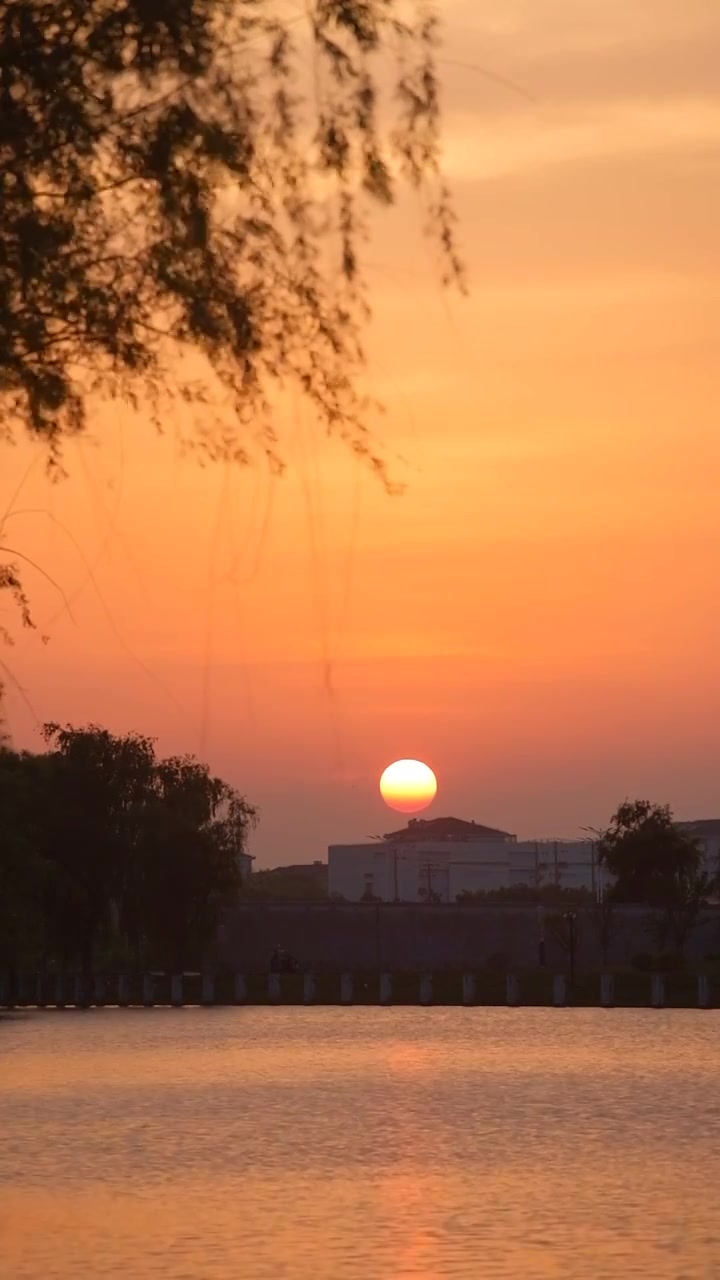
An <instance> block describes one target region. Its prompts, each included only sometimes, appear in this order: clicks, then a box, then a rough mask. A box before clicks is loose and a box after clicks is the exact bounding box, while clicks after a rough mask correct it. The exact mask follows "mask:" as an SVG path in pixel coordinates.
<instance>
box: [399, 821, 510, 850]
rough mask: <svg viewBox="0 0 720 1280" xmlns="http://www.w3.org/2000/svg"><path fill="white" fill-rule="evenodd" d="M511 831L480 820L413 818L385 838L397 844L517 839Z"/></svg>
mask: <svg viewBox="0 0 720 1280" xmlns="http://www.w3.org/2000/svg"><path fill="white" fill-rule="evenodd" d="M515 838H516V837H515V836H514V835H512V834H511V833H510V832H509V831H499V830H498V829H497V827H484V826H483V825H482V823H480V822H465V821H464V819H463V818H411V819H410V821H409V822H408V824H407V826H406V827H403V828H402V830H401V831H391V832H389V833H388V834H387V835H385V837H384V839H385V840H391V841H393V843H395V844H399V843H402V842H403V841H407V842H408V843H409V842H414V841H416V840H458V841H468V840H515Z"/></svg>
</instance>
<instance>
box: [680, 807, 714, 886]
mask: <svg viewBox="0 0 720 1280" xmlns="http://www.w3.org/2000/svg"><path fill="white" fill-rule="evenodd" d="M675 826H676V827H678V828H679V830H680V831H683V832H684V833H685V835H688V836H691V837H692V838H693V840H695V841H697V845H698V848H699V849H700V852H701V853H702V855H703V859H704V863H705V867H704V870H705V871H706V872H707V874H708V875H709V876H715V875H717V873H718V870H720V818H696V819H694V820H693V821H690V822H676V823H675Z"/></svg>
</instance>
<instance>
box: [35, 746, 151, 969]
mask: <svg viewBox="0 0 720 1280" xmlns="http://www.w3.org/2000/svg"><path fill="white" fill-rule="evenodd" d="M44 733H45V738H46V741H47V742H48V745H49V746H50V748H51V750H50V752H49V755H48V758H47V766H48V767H47V775H46V794H45V796H44V801H45V813H44V821H43V846H44V847H43V853H44V855H45V857H46V858H47V860H48V861H49V862H50V863H51V865H52V867H53V872H54V874H53V878H52V885H51V894H50V897H49V901H48V903H47V916H48V929H49V936H50V940H51V943H52V945H53V948H54V950H55V952H56V954H57V956H58V958H59V960H60V961H61V963H64V964H68V963H70V962H73V961H77V962H79V964H80V966H81V968H82V969H83V971H84V972H86V973H90V972H91V971H92V968H93V963H94V960H95V957H96V953H97V947H98V944H99V942H100V940H101V938H102V937H103V935H107V933H108V932H109V931H110V929H111V927H112V924H113V910H114V908H116V906H117V904H118V903H119V902H121V901H122V899H123V896H124V894H125V893H126V892H127V889H128V884H129V880H130V877H131V860H132V855H133V848H134V843H135V840H136V828H137V815H138V811H139V810H140V809H141V807H142V805H143V804H146V803H148V801H149V800H150V798H151V796H152V789H153V782H154V768H155V756H154V750H153V744H152V742H151V740H150V739H149V738H145V737H142V736H141V735H139V734H127V735H125V736H124V737H115V736H114V735H113V734H111V733H109V732H108V730H107V729H101V728H98V727H97V726H94V725H92V726H89V727H88V728H83V729H74V728H72V727H70V726H66V727H64V728H63V727H61V726H59V725H56V724H49V725H46V727H45V730H44Z"/></svg>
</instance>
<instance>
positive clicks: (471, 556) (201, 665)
mask: <svg viewBox="0 0 720 1280" xmlns="http://www.w3.org/2000/svg"><path fill="white" fill-rule="evenodd" d="M443 12H444V13H446V14H447V28H446V30H447V44H446V49H445V58H446V61H445V63H444V64H443V72H444V78H445V93H446V104H447V113H446V139H447V148H446V149H447V171H448V175H449V177H450V179H451V182H452V186H453V189H454V192H455V196H456V202H457V206H458V211H459V214H460V217H461V220H462V237H463V242H464V247H465V256H466V259H467V261H468V264H469V268H470V275H471V283H472V294H471V297H470V299H469V300H467V301H462V300H459V299H456V298H454V297H444V296H443V294H442V292H441V290H440V288H439V286H438V284H437V276H436V273H435V272H434V271H433V265H432V258H431V254H430V251H429V249H428V247H427V245H426V244H425V243H424V242H423V240H422V237H421V236H420V234H419V230H418V228H419V227H420V225H421V223H422V215H421V213H420V211H419V210H418V209H417V208H416V207H415V206H414V204H413V203H412V202H411V201H406V202H404V203H403V205H402V206H401V207H400V208H399V209H398V210H397V211H395V212H394V213H393V214H392V215H391V216H390V217H389V218H388V219H387V220H386V221H384V222H382V223H380V224H378V227H377V230H376V235H375V238H374V240H373V243H372V246H371V247H370V248H369V249H368V258H369V260H370V262H371V264H372V266H371V269H370V274H371V279H372V282H373V286H374V305H375V312H376V315H375V322H374V326H373V330H372V334H371V337H370V344H369V345H370V352H371V362H370V367H369V371H368V384H369V387H370V389H371V390H372V392H373V393H374V394H376V395H379V396H381V397H382V398H383V399H384V401H385V403H386V405H387V410H388V411H387V414H386V416H385V418H384V419H383V420H381V421H379V422H378V431H379V432H381V433H382V436H383V438H384V440H385V442H386V444H387V446H388V449H389V450H390V451H391V455H392V456H393V457H394V455H397V458H396V460H394V461H393V462H392V469H393V475H394V477H395V478H396V479H398V480H403V481H404V482H405V483H406V484H407V491H406V493H405V495H404V496H403V497H401V498H388V497H387V496H386V495H385V493H384V492H383V490H382V489H381V487H380V486H379V484H378V483H377V482H376V481H374V480H373V479H372V477H370V476H369V475H367V474H365V472H363V471H362V470H360V469H359V468H358V466H357V464H356V463H355V462H354V461H353V460H352V458H350V457H349V456H348V455H347V453H346V452H345V451H344V450H343V448H342V447H341V446H340V445H338V444H334V443H328V442H326V441H325V439H324V438H323V437H322V435H321V434H320V433H318V432H317V430H316V429H315V428H314V426H313V423H312V421H311V420H310V418H309V416H308V415H307V414H305V415H304V417H303V418H302V421H301V423H300V425H299V427H298V425H297V424H296V423H295V422H294V421H293V417H292V415H290V414H283V416H282V420H281V421H280V424H279V425H280V430H281V433H284V438H285V455H286V457H287V460H288V463H289V468H288V472H287V475H286V476H285V478H284V479H282V480H280V481H276V480H272V479H271V478H270V477H269V476H268V475H267V474H266V472H265V471H264V470H263V469H262V468H256V469H250V470H245V471H238V470H226V469H223V468H218V469H209V470H205V471H203V470H200V469H198V468H197V467H196V466H195V465H194V464H193V463H192V462H190V461H184V460H182V459H181V458H180V457H179V456H178V453H177V450H176V448H175V447H174V444H173V432H172V424H168V433H167V436H166V438H165V439H163V440H158V439H156V438H155V437H154V436H153V434H152V429H150V428H147V427H146V426H145V424H143V423H141V422H138V421H137V420H134V419H133V417H132V415H131V414H130V412H129V411H125V410H124V409H122V408H120V407H113V408H112V409H110V410H103V412H102V415H101V426H100V428H99V429H98V439H100V440H102V444H98V445H94V444H92V443H91V442H90V441H86V442H84V443H83V444H82V445H80V444H76V445H73V446H71V447H70V448H69V449H68V454H67V465H68V469H69V471H70V474H71V478H70V479H69V480H68V481H66V482H64V483H62V484H60V485H55V486H50V485H49V484H48V482H47V481H46V479H45V477H44V475H43V461H42V457H41V456H40V454H39V452H38V453H37V461H36V464H35V466H34V467H33V469H32V471H31V472H30V474H29V475H27V468H28V465H29V463H30V462H31V461H32V459H33V458H34V457H35V456H36V454H35V452H34V451H33V450H32V449H31V448H30V447H29V446H28V445H23V446H21V447H18V448H16V449H14V450H9V449H7V448H6V449H5V450H4V452H3V463H2V469H1V474H0V509H4V507H5V506H6V505H7V504H8V503H9V502H10V501H11V498H12V495H13V494H14V493H15V490H16V488H17V486H18V485H19V484H20V482H21V481H22V482H23V483H22V490H21V492H20V494H19V496H17V497H16V498H15V500H14V512H15V514H14V515H13V517H12V519H11V520H10V521H9V522H8V524H7V527H6V532H5V541H6V542H7V543H8V544H9V545H10V546H17V547H19V548H21V549H22V550H23V551H25V552H26V553H27V554H28V555H29V556H31V557H32V558H33V559H35V560H37V561H39V562H41V563H42V565H43V566H44V567H45V568H46V569H47V570H48V572H49V573H51V574H52V576H53V577H54V578H55V580H56V581H57V582H58V584H60V585H61V587H62V588H63V590H64V592H65V593H66V595H67V596H68V597H70V598H71V611H72V618H71V617H70V616H69V613H68V611H67V609H66V610H65V611H64V612H63V613H61V614H60V616H55V615H57V614H58V611H59V610H60V609H61V608H62V603H63V602H62V600H61V598H60V596H59V594H58V593H57V592H56V591H55V590H54V588H52V587H50V586H49V585H48V584H47V583H46V582H44V580H43V579H42V578H41V576H40V575H39V574H35V573H33V572H32V571H28V572H27V576H26V581H27V586H28V588H29V589H30V593H31V597H32V601H33V606H34V608H35V612H36V614H37V615H38V620H39V622H40V623H41V626H42V628H43V629H44V630H45V631H46V632H47V633H48V634H49V635H50V643H49V644H48V645H47V646H43V645H42V644H40V642H39V641H38V640H36V639H30V638H27V637H23V638H21V640H20V642H19V643H18V645H17V647H16V648H15V649H14V650H13V651H11V652H10V653H9V654H6V655H5V656H6V658H7V659H8V661H9V662H10V664H11V667H12V671H13V673H14V674H15V676H16V677H17V679H18V680H19V681H20V683H21V684H22V686H23V688H24V689H25V691H26V693H27V698H28V700H29V703H30V704H31V705H32V708H33V711H32V712H31V710H30V708H29V707H28V705H27V704H26V703H25V701H23V699H22V698H21V697H20V695H19V694H18V693H17V691H11V694H10V698H9V718H10V725H11V729H12V731H13V734H14V736H15V739H16V741H17V742H19V743H22V744H24V745H33V744H35V743H37V737H36V734H35V730H34V719H33V714H35V715H37V717H38V718H39V719H41V720H43V719H60V720H63V721H64V720H70V721H72V722H74V723H78V724H79V723H84V722H86V721H88V720H94V721H98V722H102V723H104V724H107V725H108V726H109V727H110V728H112V729H113V730H116V731H123V730H127V729H138V730H142V731H144V732H148V733H150V734H153V735H156V736H157V737H158V740H159V743H158V745H159V748H160V749H161V750H162V751H164V752H179V751H194V752H196V753H198V754H200V755H202V756H203V757H205V758H207V759H209V761H210V763H211V764H212V766H213V767H214V768H215V769H216V770H218V771H219V772H221V773H222V774H223V775H224V776H226V777H227V778H228V780H229V781H231V782H233V783H235V784H237V785H238V786H240V787H241V788H242V789H243V790H245V792H246V793H247V795H248V796H249V798H250V799H252V800H253V801H255V802H256V803H257V804H259V805H260V807H261V809H262V822H261V825H260V828H259V830H258V832H257V834H256V836H255V838H254V844H253V850H254V852H255V853H256V854H257V855H258V860H259V862H267V863H276V862H285V861H293V860H299V859H309V858H311V857H318V858H319V857H323V856H324V854H325V849H326V846H327V844H328V842H331V841H339V840H344V839H347V840H351V839H354V838H361V837H362V836H363V835H365V834H370V833H375V832H379V831H384V830H386V829H389V828H391V827H392V826H393V818H392V815H391V814H390V812H389V811H388V810H386V809H385V808H384V806H383V805H382V804H381V802H380V800H379V798H378V795H377V778H378V777H379V774H380V772H381V771H382V769H383V767H384V766H385V765H386V764H387V763H388V762H389V761H390V760H391V759H394V758H395V757H399V756H409V757H419V758H421V759H425V760H427V762H428V763H429V764H430V765H431V766H432V767H433V769H434V770H435V771H436V773H437V775H438V780H439V787H440V790H439V794H438V800H437V801H436V803H435V805H434V807H433V808H432V809H430V810H428V815H430V814H432V813H434V812H435V813H455V814H457V815H458V816H463V817H468V818H471V817H472V818H475V819H476V820H478V821H481V822H486V823H489V824H491V825H493V826H501V827H505V828H507V829H509V830H511V831H516V832H517V833H518V834H521V835H527V836H535V835H572V834H576V833H577V831H578V829H579V828H580V827H582V826H586V825H599V824H601V823H603V822H604V821H605V820H606V819H607V817H608V816H609V813H610V811H611V810H612V809H613V808H614V807H615V805H616V804H617V803H618V802H619V801H620V800H622V799H623V798H624V797H625V796H626V795H630V796H634V795H636V794H642V795H647V796H649V797H651V798H653V799H658V800H662V801H665V800H667V801H669V802H670V803H671V804H672V805H673V807H674V808H675V809H676V811H677V812H678V814H679V815H681V816H686V817H690V816H709V815H715V814H717V813H720V794H718V791H719V788H718V785H717V778H718V767H717V758H718V748H717V739H718V733H717V724H718V719H719V712H720V661H718V658H717V656H716V652H715V649H716V644H717V640H718V631H719V626H718V624H719V622H720V593H718V590H717V587H716V584H715V579H716V570H717V565H718V552H719V551H720V499H719V498H718V492H719V489H720V485H719V481H720V431H719V430H718V409H719V408H720V403H719V400H720V397H719V395H718V376H717V371H718V350H719V344H720V236H719V235H718V225H719V223H720V146H719V144H720V86H719V85H718V78H717V50H718V48H720V9H716V7H715V6H714V5H709V4H708V3H707V0H653V3H652V5H650V4H644V5H629V4H628V3H627V0H504V2H503V4H502V5H498V4H497V3H496V0H444V3H443ZM458 63H462V64H464V65H462V66H459V65H457V64H458ZM481 69H484V71H486V72H487V73H488V75H484V74H483V70H481ZM492 76H496V77H498V78H499V80H494V79H492V78H491V77H492ZM505 81H507V82H509V84H508V86H507V87H506V85H505V84H504V83H502V82H505ZM511 85H517V86H518V87H519V90H521V92H516V91H514V90H513V89H512V87H510V86H511ZM38 509H44V510H45V511H46V512H50V513H51V514H52V516H53V517H54V519H55V521H56V522H57V523H55V522H53V520H51V519H50V516H48V515H47V514H38V513H37V512H38ZM23 513H24V514H23ZM89 570H90V572H89ZM3 603H4V604H5V603H6V602H3ZM3 617H7V614H6V613H4V614H3Z"/></svg>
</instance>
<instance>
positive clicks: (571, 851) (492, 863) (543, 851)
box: [328, 818, 599, 902]
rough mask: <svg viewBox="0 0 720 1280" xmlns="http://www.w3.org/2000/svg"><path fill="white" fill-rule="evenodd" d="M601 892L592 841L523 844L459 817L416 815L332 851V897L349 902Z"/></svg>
mask: <svg viewBox="0 0 720 1280" xmlns="http://www.w3.org/2000/svg"><path fill="white" fill-rule="evenodd" d="M519 884H527V885H533V886H536V887H540V886H542V885H558V886H560V887H562V888H568V889H569V888H573V889H577V888H585V889H588V890H590V891H592V892H596V891H597V890H598V888H599V882H598V869H597V865H596V859H595V846H594V844H593V843H592V842H591V841H589V840H578V841H567V840H524V841H518V839H517V837H516V836H514V835H511V834H510V833H509V832H507V831H498V830H496V829H495V828H493V827H483V826H481V825H480V824H478V823H475V822H463V821H462V820H461V819H459V818H434V819H430V820H429V821H426V820H424V819H422V818H412V819H411V820H410V822H409V824H408V826H407V827H405V828H404V829H403V830H402V831H395V832H392V833H391V834H390V835H387V836H385V837H384V838H383V839H382V840H378V841H374V842H370V843H366V844H351V845H348V844H335V845H330V847H329V849H328V892H329V894H330V896H331V897H332V895H333V894H337V895H338V896H340V897H342V898H344V899H345V900H346V901H348V902H360V901H362V900H363V898H374V899H379V900H381V901H382V902H393V901H400V902H427V901H440V902H455V900H456V899H457V897H458V895H459V894H461V893H463V892H464V891H470V892H476V891H477V890H487V889H501V888H505V887H507V886H510V885H519Z"/></svg>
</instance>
